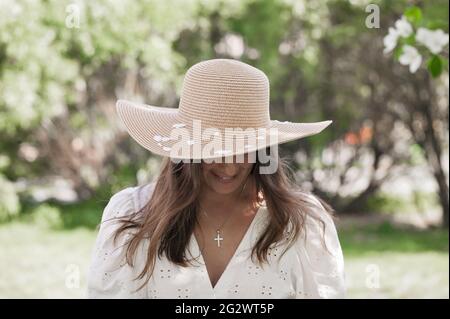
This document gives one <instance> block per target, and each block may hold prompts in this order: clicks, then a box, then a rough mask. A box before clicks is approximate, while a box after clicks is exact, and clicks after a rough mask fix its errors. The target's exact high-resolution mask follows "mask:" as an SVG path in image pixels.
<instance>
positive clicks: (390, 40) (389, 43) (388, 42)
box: [383, 27, 399, 53]
mask: <svg viewBox="0 0 450 319" xmlns="http://www.w3.org/2000/svg"><path fill="white" fill-rule="evenodd" d="M398 37H399V33H398V31H397V30H396V29H394V28H392V27H391V28H389V33H388V34H387V35H386V36H385V37H384V38H383V43H384V51H383V52H384V53H389V52H391V51H392V50H394V48H395V47H396V46H397V41H398Z"/></svg>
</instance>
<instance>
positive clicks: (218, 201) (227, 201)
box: [199, 176, 254, 214]
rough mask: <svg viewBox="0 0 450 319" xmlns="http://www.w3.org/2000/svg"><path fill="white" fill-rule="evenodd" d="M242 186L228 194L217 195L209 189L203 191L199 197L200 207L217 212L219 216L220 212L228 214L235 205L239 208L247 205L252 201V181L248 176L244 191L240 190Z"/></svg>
mask: <svg viewBox="0 0 450 319" xmlns="http://www.w3.org/2000/svg"><path fill="white" fill-rule="evenodd" d="M244 183H245V182H244ZM243 186H244V185H242V186H241V187H239V188H238V189H237V190H236V191H235V192H233V193H230V194H218V193H215V192H214V191H212V190H211V189H209V188H208V189H205V190H203V192H202V194H201V195H200V197H199V203H200V206H201V207H202V208H204V209H206V210H208V211H210V212H212V211H215V212H217V214H221V213H220V212H221V211H224V212H225V213H227V212H229V210H230V207H234V206H237V205H238V206H241V204H242V205H249V204H251V201H252V200H253V196H252V194H253V193H254V181H253V179H252V178H251V177H250V176H249V179H248V180H247V184H246V185H245V187H244V189H243V188H242V187H243Z"/></svg>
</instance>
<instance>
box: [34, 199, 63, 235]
mask: <svg viewBox="0 0 450 319" xmlns="http://www.w3.org/2000/svg"><path fill="white" fill-rule="evenodd" d="M29 217H31V219H32V222H33V224H35V225H36V226H38V227H42V228H48V229H61V228H62V226H63V220H62V218H61V212H60V210H59V209H58V208H57V207H54V206H51V205H49V204H42V205H39V206H38V207H37V208H36V209H35V210H34V212H33V213H32V214H31V215H30V216H29Z"/></svg>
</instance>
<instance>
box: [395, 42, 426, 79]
mask: <svg viewBox="0 0 450 319" xmlns="http://www.w3.org/2000/svg"><path fill="white" fill-rule="evenodd" d="M399 62H400V64H403V65H409V71H410V72H411V73H415V72H416V71H417V69H419V67H420V65H421V64H422V56H421V55H420V54H419V51H417V49H416V48H415V47H412V46H410V45H405V46H403V53H402V54H401V55H400V57H399Z"/></svg>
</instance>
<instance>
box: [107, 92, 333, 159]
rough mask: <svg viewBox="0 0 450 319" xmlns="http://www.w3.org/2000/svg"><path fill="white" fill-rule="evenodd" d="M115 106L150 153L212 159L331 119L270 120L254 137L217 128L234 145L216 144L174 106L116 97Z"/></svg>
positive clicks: (318, 127) (300, 134) (282, 139)
mask: <svg viewBox="0 0 450 319" xmlns="http://www.w3.org/2000/svg"><path fill="white" fill-rule="evenodd" d="M116 110H117V114H118V116H119V118H120V119H121V121H122V122H123V124H124V125H125V128H126V130H127V131H128V134H129V135H130V136H131V137H132V138H133V139H134V140H135V141H136V142H137V143H138V144H140V145H141V146H142V147H144V148H145V149H147V150H149V151H150V152H152V153H155V154H158V155H161V156H167V157H171V158H177V159H215V158H220V157H224V156H225V157H228V156H233V155H240V154H245V153H248V152H253V151H257V150H259V149H263V148H266V147H268V146H273V145H277V144H282V143H286V142H289V141H293V140H297V139H300V138H304V137H307V136H311V135H315V134H318V133H320V132H321V131H322V130H324V129H325V128H326V127H327V126H328V125H330V124H331V123H332V122H333V121H331V120H328V121H321V122H310V123H295V122H288V121H284V122H280V121H277V120H271V121H270V125H269V127H267V128H265V130H264V132H265V133H264V134H258V136H257V139H256V140H255V139H249V136H248V134H246V133H245V132H239V131H236V132H235V135H234V136H233V137H229V136H228V135H227V134H224V132H223V131H220V130H219V133H216V134H218V137H220V138H221V141H222V143H221V145H225V146H226V145H233V146H232V147H231V148H226V147H219V148H217V147H215V145H214V144H213V142H212V141H213V140H214V138H215V137H214V136H210V137H212V138H209V139H208V138H206V139H205V138H204V136H205V135H202V134H203V132H202V134H200V135H199V134H195V133H194V127H193V125H192V123H184V122H183V121H182V120H181V119H180V114H179V112H178V109H176V108H168V107H161V106H152V105H147V104H139V103H135V102H131V101H127V100H118V101H117V103H116ZM202 130H203V129H202ZM171 134H172V135H171ZM202 136H203V138H202ZM227 143H230V144H227ZM184 144H186V145H184ZM180 146H183V149H184V151H186V152H185V153H183V152H181V151H180ZM205 150H206V151H205Z"/></svg>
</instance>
